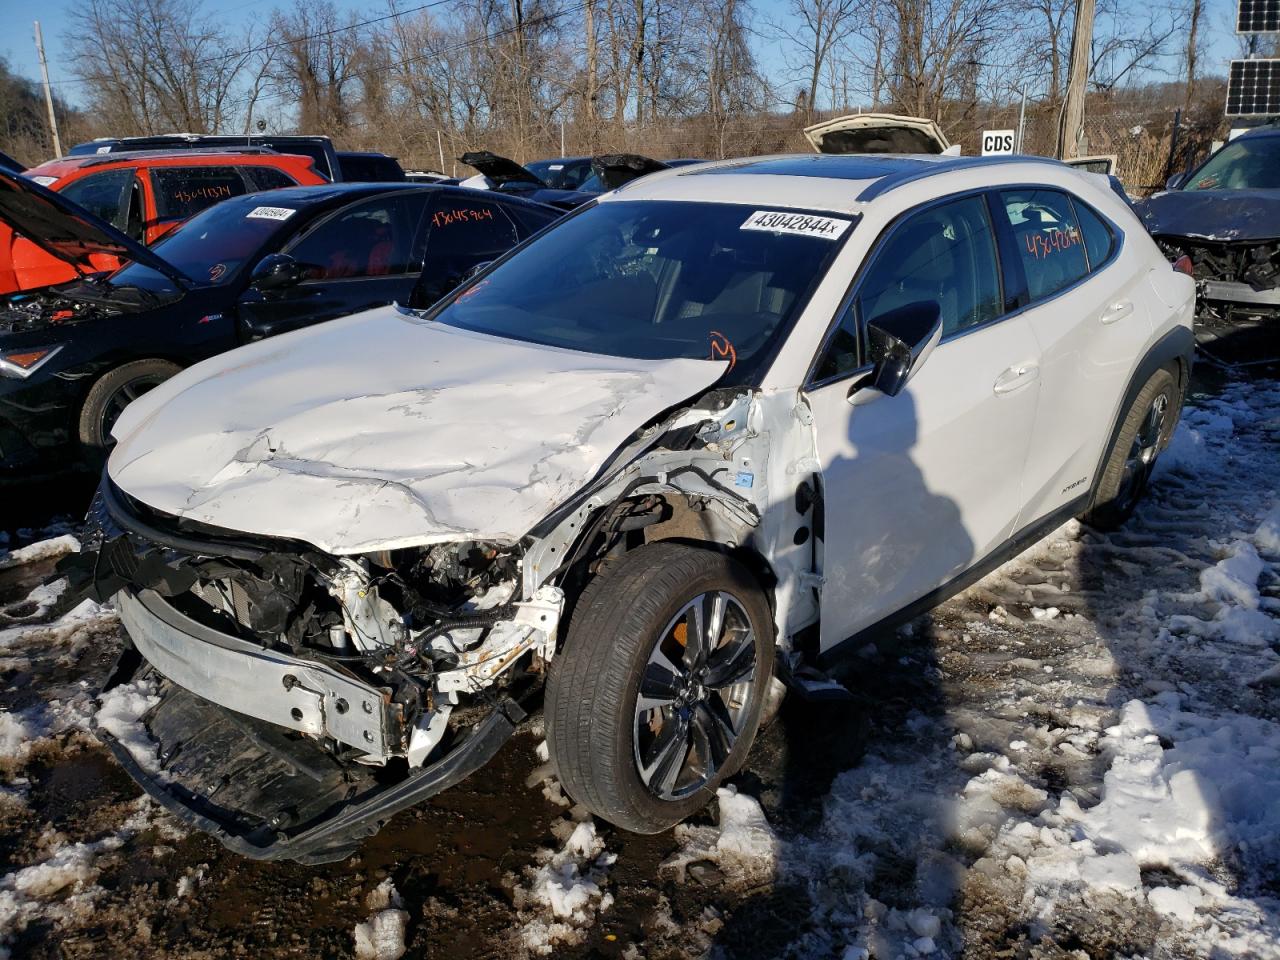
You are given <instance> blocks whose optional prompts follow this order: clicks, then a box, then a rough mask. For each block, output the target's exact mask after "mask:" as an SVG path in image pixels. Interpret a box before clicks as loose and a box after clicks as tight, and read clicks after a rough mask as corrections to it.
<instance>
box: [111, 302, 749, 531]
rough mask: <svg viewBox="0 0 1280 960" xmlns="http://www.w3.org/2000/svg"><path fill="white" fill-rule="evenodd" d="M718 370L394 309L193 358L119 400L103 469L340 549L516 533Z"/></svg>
mask: <svg viewBox="0 0 1280 960" xmlns="http://www.w3.org/2000/svg"><path fill="white" fill-rule="evenodd" d="M724 369H725V364H724V363H723V362H719V361H710V360H686V359H678V360H636V359H631V358H626V357H609V356H601V355H596V354H589V353H579V352H576V351H572V350H562V349H557V348H553V347H545V346H540V345H537V344H531V343H521V342H517V341H513V340H506V339H503V338H500V337H493V336H488V335H485V334H478V333H472V332H469V331H465V330H461V329H458V328H455V327H449V326H446V325H443V324H440V323H435V322H424V321H422V320H421V318H420V317H419V316H418V315H417V314H414V313H412V312H410V311H405V310H402V309H400V308H397V307H383V308H379V309H376V310H370V311H366V312H364V313H360V314H356V315H354V316H351V317H347V318H345V319H342V320H336V321H332V322H330V323H326V324H320V325H318V326H315V327H310V328H307V329H304V330H299V331H296V332H294V333H291V334H286V335H284V336H280V337H273V338H271V339H269V340H264V341H261V342H259V343H255V344H251V345H249V346H247V347H243V348H241V349H238V350H233V351H231V352H229V353H225V354H222V355H220V356H217V357H214V358H212V359H210V360H207V361H205V362H204V363H201V364H197V365H196V366H194V367H191V368H190V369H188V370H185V371H183V372H182V373H180V374H178V375H177V376H175V377H174V378H173V379H171V380H169V381H167V382H166V383H163V384H161V385H160V386H158V387H156V388H155V389H154V390H152V391H150V392H149V393H147V394H146V395H145V396H143V397H142V398H140V399H139V400H138V401H136V402H134V403H133V404H131V405H130V406H129V407H128V409H127V410H126V411H125V413H124V414H122V415H121V417H120V420H119V421H118V422H117V424H116V427H115V430H114V431H113V432H114V435H115V437H116V438H117V440H118V443H117V445H116V447H115V450H114V451H113V452H112V455H111V459H110V462H109V463H108V467H107V470H108V473H109V474H110V477H111V479H112V480H113V481H114V482H115V484H116V485H117V486H118V487H119V488H120V489H121V490H122V491H124V492H125V493H126V494H128V495H129V496H131V497H134V498H135V499H137V500H140V501H141V502H142V503H144V504H146V505H148V506H150V507H152V508H154V509H156V510H159V511H161V512H163V513H167V514H170V515H173V516H179V517H186V518H190V519H192V520H196V521H199V522H201V523H205V524H210V525H212V526H216V527H221V528H224V529H227V530H235V531H240V532H244V533H250V534H256V535H261V536H274V537H285V538H290V539H296V540H301V541H305V542H307V543H310V544H313V545H315V546H316V547H318V548H320V549H321V550H324V551H326V552H328V553H332V554H359V553H366V552H370V551H374V550H390V549H397V548H400V547H408V546H419V545H423V544H428V543H438V542H445V541H452V540H459V539H484V540H494V541H502V542H515V541H516V540H518V539H519V538H520V537H521V536H523V535H524V534H525V533H526V532H528V530H529V529H530V528H531V527H533V526H534V524H536V523H537V522H538V521H539V520H541V519H542V518H543V517H545V516H546V515H547V514H548V513H550V512H551V511H552V510H553V509H555V508H556V507H557V506H559V505H560V504H561V503H563V502H564V501H565V500H567V499H568V498H569V497H570V496H571V495H572V494H573V493H575V492H576V491H577V490H578V489H579V488H580V487H581V486H582V485H584V484H585V483H587V482H588V481H590V480H591V479H592V478H593V477H594V476H595V475H596V473H597V472H598V471H599V470H600V469H601V467H602V466H603V465H604V464H605V462H606V461H607V459H608V458H609V457H610V455H611V454H612V453H613V452H614V451H615V450H616V449H617V448H618V447H619V446H621V445H622V444H623V442H624V441H626V440H627V438H628V437H629V436H630V435H631V434H632V433H633V432H635V431H636V430H638V429H639V428H641V427H643V426H644V425H645V424H646V423H647V422H648V421H649V420H651V419H653V418H654V417H655V416H657V415H658V414H659V413H661V412H662V411H663V410H665V409H667V408H669V407H672V406H675V405H676V404H679V403H681V402H683V401H685V400H687V399H689V398H690V397H693V396H696V395H698V394H700V393H701V392H703V391H704V390H706V389H707V388H708V387H709V386H711V384H713V383H714V382H715V381H716V380H717V379H718V378H719V377H720V375H721V374H722V373H723V372H724Z"/></svg>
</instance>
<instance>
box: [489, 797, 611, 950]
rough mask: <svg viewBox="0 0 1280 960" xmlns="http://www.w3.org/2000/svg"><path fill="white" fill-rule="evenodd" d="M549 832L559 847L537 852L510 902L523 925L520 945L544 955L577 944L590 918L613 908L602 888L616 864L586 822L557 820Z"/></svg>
mask: <svg viewBox="0 0 1280 960" xmlns="http://www.w3.org/2000/svg"><path fill="white" fill-rule="evenodd" d="M552 833H554V834H555V835H556V838H557V839H559V840H561V842H562V843H563V844H564V846H563V847H562V848H561V849H560V850H558V851H553V850H547V849H542V850H539V851H538V852H537V854H536V855H535V857H536V860H537V863H536V865H534V866H530V867H526V868H525V871H524V872H525V883H524V884H522V885H520V886H518V887H517V888H516V890H515V898H514V899H515V906H516V910H517V911H518V912H519V914H520V918H521V920H522V921H523V923H524V926H523V928H522V929H521V931H520V943H521V945H522V946H523V947H524V948H525V949H527V950H529V951H530V952H532V953H536V954H544V955H546V954H550V953H551V952H552V951H553V949H554V948H555V947H556V946H559V945H565V946H571V945H576V944H581V943H583V942H584V941H585V940H586V933H585V928H587V927H589V926H590V925H591V924H592V923H593V922H594V921H595V917H596V914H597V913H602V912H604V911H606V910H608V909H609V908H610V907H611V906H613V895H612V894H609V893H606V892H604V883H605V880H606V878H607V877H608V872H609V867H611V866H613V864H614V862H615V861H616V860H617V855H616V854H612V853H609V852H608V851H607V850H605V845H604V840H603V839H602V838H601V837H600V836H599V834H598V833H597V832H596V828H595V824H594V823H593V822H592V821H591V820H589V819H584V820H580V821H574V820H572V819H565V820H558V821H556V823H555V824H553V826H552Z"/></svg>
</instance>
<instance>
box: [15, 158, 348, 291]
mask: <svg viewBox="0 0 1280 960" xmlns="http://www.w3.org/2000/svg"><path fill="white" fill-rule="evenodd" d="M25 175H26V177H27V178H28V179H29V180H33V181H34V182H36V183H38V184H40V185H41V186H42V187H48V188H49V189H50V190H52V191H54V192H55V193H59V194H61V195H62V196H64V197H65V198H66V199H67V200H69V201H71V202H72V203H74V204H76V205H77V206H79V207H82V208H84V209H85V210H88V211H89V212H90V213H92V214H94V215H95V216H96V217H97V218H98V219H99V220H105V221H106V222H107V223H110V224H111V225H112V226H114V227H115V228H116V229H117V230H118V231H120V232H121V233H124V234H126V235H127V236H128V237H129V238H130V239H132V240H136V241H137V242H138V243H141V244H143V245H149V244H152V243H155V242H156V241H158V240H159V239H160V238H161V237H163V236H164V235H165V234H166V233H168V232H169V231H170V230H172V229H173V228H174V227H176V226H177V225H178V224H180V223H182V221H183V220H186V219H187V218H188V217H191V216H193V215H195V214H197V213H199V212H200V211H201V210H203V209H205V208H206V207H210V206H212V205H213V204H215V203H217V202H218V201H220V200H225V199H227V198H228V197H238V196H241V195H243V194H246V193H258V192H260V191H263V190H276V189H279V188H281V187H294V186H299V185H308V184H318V183H327V182H328V181H326V180H325V178H324V177H322V176H320V175H319V174H318V173H316V171H315V168H314V167H313V166H312V162H311V160H310V159H309V158H307V157H300V156H289V155H286V154H279V153H273V152H272V151H270V150H263V149H258V148H241V149H240V150H234V151H227V150H222V151H218V150H212V151H196V150H187V151H178V152H176V153H174V152H163V151H161V152H143V153H111V154H102V155H90V156H77V157H63V158H62V159H60V160H50V161H48V162H46V163H42V164H39V165H38V166H35V167H32V168H31V169H30V170H27V171H26V172H25ZM94 266H95V267H96V268H97V269H99V270H101V271H110V270H115V269H117V268H119V267H121V266H123V262H122V261H121V260H120V258H118V257H107V256H105V255H104V256H101V257H99V258H98V259H96V260H95V261H94ZM76 276H77V274H76V271H75V270H74V269H73V268H72V267H71V266H70V265H69V264H67V263H65V262H64V261H63V260H61V259H60V258H58V257H54V256H51V255H49V253H48V252H46V251H45V250H42V249H41V248H40V245H39V244H38V243H37V242H35V241H33V240H31V239H29V238H27V237H25V236H21V235H18V234H15V233H14V232H13V231H12V230H10V229H9V228H8V227H7V226H5V225H3V224H0V294H5V293H12V292H13V291H15V290H34V289H38V288H40V287H47V286H51V285H53V284H55V283H65V282H66V281H68V280H72V279H75V277H76Z"/></svg>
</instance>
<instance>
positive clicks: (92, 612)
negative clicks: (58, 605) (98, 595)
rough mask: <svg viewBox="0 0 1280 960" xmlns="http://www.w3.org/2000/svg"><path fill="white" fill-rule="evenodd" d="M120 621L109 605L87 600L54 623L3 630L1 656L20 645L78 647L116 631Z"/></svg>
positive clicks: (0, 644) (1, 632)
mask: <svg viewBox="0 0 1280 960" xmlns="http://www.w3.org/2000/svg"><path fill="white" fill-rule="evenodd" d="M117 621H118V618H117V616H116V614H115V612H114V611H113V610H112V609H111V608H110V607H109V606H108V605H106V604H99V603H95V602H94V601H92V600H84V601H81V603H80V604H79V605H78V606H76V607H73V608H72V609H71V610H68V611H67V612H66V613H64V614H63V615H62V616H61V617H60V618H59V619H57V620H55V621H54V622H53V623H45V624H39V625H26V626H18V627H9V628H8V629H5V630H0V652H3V651H7V650H10V649H12V648H13V647H15V646H17V645H18V644H22V645H24V646H35V645H39V646H41V647H49V646H59V645H62V646H71V647H75V646H76V645H77V644H78V643H79V642H81V641H82V640H84V639H86V638H87V637H88V636H90V635H92V634H95V633H98V632H101V631H103V630H106V629H109V628H113V627H114V626H115V625H116V623H117Z"/></svg>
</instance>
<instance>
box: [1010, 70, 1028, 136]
mask: <svg viewBox="0 0 1280 960" xmlns="http://www.w3.org/2000/svg"><path fill="white" fill-rule="evenodd" d="M1026 129H1027V82H1026V81H1025V80H1024V81H1022V106H1020V107H1019V108H1018V143H1017V145H1016V146H1015V147H1014V148H1013V152H1014V153H1022V135H1023V134H1024V133H1025V132H1026Z"/></svg>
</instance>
